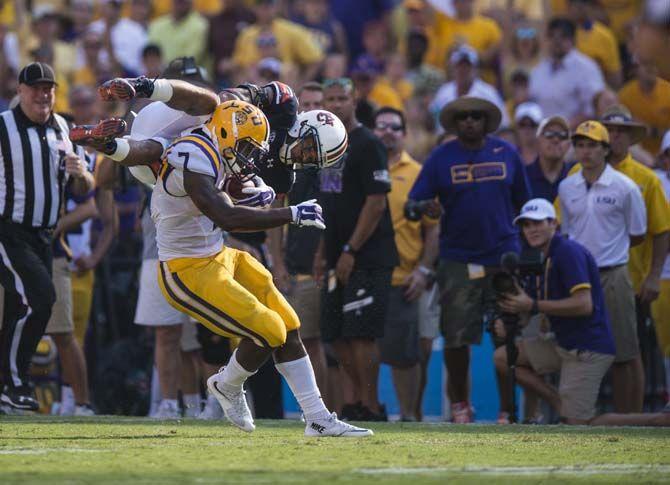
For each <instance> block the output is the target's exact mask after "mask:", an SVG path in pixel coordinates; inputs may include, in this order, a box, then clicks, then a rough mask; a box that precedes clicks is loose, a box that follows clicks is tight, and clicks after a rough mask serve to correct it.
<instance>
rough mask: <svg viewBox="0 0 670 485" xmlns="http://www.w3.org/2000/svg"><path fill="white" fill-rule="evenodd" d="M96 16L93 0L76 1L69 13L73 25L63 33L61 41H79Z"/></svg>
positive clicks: (71, 5) (72, 3)
mask: <svg viewBox="0 0 670 485" xmlns="http://www.w3.org/2000/svg"><path fill="white" fill-rule="evenodd" d="M94 14H95V9H94V5H93V0H74V1H73V2H71V3H70V7H69V12H68V18H69V19H70V22H71V25H70V26H69V28H68V29H67V30H66V31H65V32H63V35H61V39H62V40H64V41H65V42H75V41H77V40H78V39H79V37H81V36H82V35H83V34H84V33H85V32H86V31H87V30H88V28H89V26H90V24H91V22H92V21H93V18H94Z"/></svg>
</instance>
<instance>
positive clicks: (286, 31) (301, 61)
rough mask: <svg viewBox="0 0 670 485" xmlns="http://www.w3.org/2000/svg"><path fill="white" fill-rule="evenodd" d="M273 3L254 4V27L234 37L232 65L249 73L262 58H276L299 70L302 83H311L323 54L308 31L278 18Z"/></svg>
mask: <svg viewBox="0 0 670 485" xmlns="http://www.w3.org/2000/svg"><path fill="white" fill-rule="evenodd" d="M276 3H277V2H276V0H255V5H254V13H255V14H256V23H255V24H253V25H250V26H248V27H246V28H245V29H244V30H242V32H240V35H239V36H238V37H237V40H236V42H235V50H234V52H233V62H234V63H235V64H236V65H237V66H239V67H241V68H243V69H248V68H250V67H251V66H253V65H254V64H256V63H257V62H258V61H260V60H261V59H262V58H263V57H278V58H279V59H280V60H281V61H282V62H283V63H285V64H288V65H290V66H296V67H298V69H299V70H300V71H301V77H302V78H303V79H307V80H310V79H314V78H315V77H316V73H317V71H318V69H319V67H320V64H321V61H322V60H323V51H322V50H321V47H319V44H318V43H317V42H316V39H315V38H314V36H313V35H312V33H311V32H310V31H309V30H308V29H306V28H305V27H302V26H301V25H298V24H296V23H294V22H291V21H289V20H286V19H283V18H280V17H279V16H278V12H277V5H276ZM268 49H272V50H273V52H271V51H268Z"/></svg>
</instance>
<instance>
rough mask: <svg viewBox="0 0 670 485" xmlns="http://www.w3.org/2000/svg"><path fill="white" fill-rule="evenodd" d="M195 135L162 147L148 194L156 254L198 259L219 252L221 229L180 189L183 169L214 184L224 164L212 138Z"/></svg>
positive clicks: (219, 177) (160, 256) (183, 137)
mask: <svg viewBox="0 0 670 485" xmlns="http://www.w3.org/2000/svg"><path fill="white" fill-rule="evenodd" d="M201 133H202V132H200V133H199V134H190V135H187V136H182V137H181V138H178V139H177V140H175V141H174V143H172V145H170V146H169V147H168V149H167V150H166V153H165V156H164V158H163V164H162V166H161V169H160V173H159V178H158V180H157V182H156V186H155V187H154V190H153V194H152V196H151V217H152V218H153V220H154V222H155V224H156V242H157V243H158V257H159V259H160V260H161V261H168V260H170V259H175V258H202V257H207V256H211V255H213V254H216V253H218V252H219V251H221V248H222V245H223V234H222V232H221V229H220V228H218V227H216V226H215V225H214V223H213V222H212V221H211V220H210V219H209V218H208V217H207V216H205V215H204V214H203V213H202V212H200V209H198V208H197V207H196V206H195V204H194V203H193V201H192V200H191V198H190V197H189V196H188V194H187V193H186V190H185V189H184V171H191V172H196V173H200V174H203V175H209V176H211V177H213V178H214V179H215V181H216V185H217V186H218V185H219V184H220V183H221V180H222V178H223V176H224V164H223V161H222V160H221V156H220V155H219V152H218V150H217V149H216V148H215V146H214V144H213V143H212V141H211V140H210V139H209V138H208V137H206V136H203V135H202V134H201Z"/></svg>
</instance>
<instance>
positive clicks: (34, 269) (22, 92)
mask: <svg viewBox="0 0 670 485" xmlns="http://www.w3.org/2000/svg"><path fill="white" fill-rule="evenodd" d="M55 90H56V79H55V75H54V71H53V69H52V68H51V66H49V65H48V64H44V63H40V62H33V63H31V64H28V65H27V66H26V67H24V68H23V69H22V70H21V72H20V74H19V87H18V94H19V104H18V105H17V106H16V107H15V108H14V109H11V110H8V111H4V112H2V113H0V151H1V153H0V155H1V156H0V284H1V285H2V286H3V288H4V290H5V297H4V312H3V316H2V330H0V379H1V380H2V385H3V387H2V394H1V395H0V402H1V403H2V404H3V405H8V406H11V407H13V408H17V409H23V410H31V411H34V410H37V408H38V403H37V400H36V399H35V396H34V393H33V391H32V387H31V386H30V383H29V380H28V369H29V366H30V361H31V358H32V355H33V353H34V352H35V349H36V347H37V344H38V343H39V341H40V339H41V338H42V335H43V334H44V329H45V327H46V325H47V322H48V321H49V317H50V315H51V307H52V306H53V304H54V301H55V299H56V295H55V291H54V286H53V283H52V282H51V264H52V253H51V239H52V232H53V228H54V226H55V225H56V222H57V220H58V218H59V217H60V215H61V208H62V205H63V204H64V201H63V192H64V189H65V186H66V185H67V184H71V186H70V188H71V190H72V192H73V193H75V194H79V195H83V194H86V193H88V192H89V191H90V190H92V189H93V176H92V174H91V173H90V172H89V171H88V170H87V168H86V163H85V162H84V157H83V154H84V153H83V150H81V149H77V148H76V147H74V146H73V145H72V143H71V142H70V140H69V138H68V134H69V130H68V126H67V123H66V122H65V120H64V119H63V118H62V117H61V116H59V115H57V114H55V113H54V112H53V107H54V101H55V95H56V93H55ZM75 150H78V152H79V155H77V154H75Z"/></svg>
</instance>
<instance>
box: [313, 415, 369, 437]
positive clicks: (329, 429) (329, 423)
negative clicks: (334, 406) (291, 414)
mask: <svg viewBox="0 0 670 485" xmlns="http://www.w3.org/2000/svg"><path fill="white" fill-rule="evenodd" d="M306 423H307V426H305V436H341V437H344V438H361V437H363V436H372V435H374V433H373V432H372V430H371V429H366V428H359V427H358V426H353V425H351V424H349V423H345V422H344V421H340V420H339V419H337V414H336V413H332V414H331V415H330V416H328V417H327V418H325V419H311V420H308V421H306Z"/></svg>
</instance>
